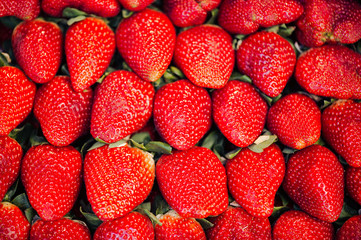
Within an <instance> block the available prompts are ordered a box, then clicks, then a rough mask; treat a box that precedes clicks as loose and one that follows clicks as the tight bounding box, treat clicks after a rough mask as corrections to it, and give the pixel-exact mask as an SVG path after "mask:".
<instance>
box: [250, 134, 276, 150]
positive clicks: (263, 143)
mask: <svg viewBox="0 0 361 240" xmlns="http://www.w3.org/2000/svg"><path fill="white" fill-rule="evenodd" d="M276 140H277V136H276V135H261V136H259V137H258V138H257V139H256V141H254V143H253V144H252V145H250V146H248V148H249V149H250V150H251V151H253V152H256V153H261V152H263V149H265V148H267V147H269V146H271V144H272V143H274V142H275V141H276Z"/></svg>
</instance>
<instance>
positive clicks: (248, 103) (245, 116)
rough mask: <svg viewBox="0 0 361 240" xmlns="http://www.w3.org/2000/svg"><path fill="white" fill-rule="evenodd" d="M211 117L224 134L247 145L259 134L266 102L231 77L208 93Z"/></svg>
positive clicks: (237, 143)
mask: <svg viewBox="0 0 361 240" xmlns="http://www.w3.org/2000/svg"><path fill="white" fill-rule="evenodd" d="M212 97H213V103H212V108H213V119H214V122H215V123H216V124H217V126H218V128H219V129H220V130H221V132H222V133H223V134H224V136H225V137H226V138H227V139H228V140H229V141H230V142H232V143H233V144H234V145H236V146H238V147H247V146H248V145H250V144H252V143H253V142H254V141H255V140H256V139H257V137H258V136H259V135H260V134H261V133H262V130H263V127H264V125H265V122H266V115H267V108H268V107H267V103H266V102H265V100H263V98H262V97H261V96H260V95H259V93H258V92H257V91H256V89H255V88H254V87H253V86H252V85H251V84H249V83H245V82H241V81H236V80H232V81H230V82H228V83H227V85H226V86H225V87H224V88H222V89H219V90H216V91H214V92H213V94H212Z"/></svg>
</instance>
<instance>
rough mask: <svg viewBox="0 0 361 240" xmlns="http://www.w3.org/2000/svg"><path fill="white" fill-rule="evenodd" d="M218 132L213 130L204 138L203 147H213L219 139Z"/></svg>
mask: <svg viewBox="0 0 361 240" xmlns="http://www.w3.org/2000/svg"><path fill="white" fill-rule="evenodd" d="M218 135H219V134H218V132H217V131H213V132H210V133H209V134H208V135H207V136H206V137H205V138H204V140H203V142H202V145H201V146H202V147H205V148H208V149H210V150H211V149H212V147H213V146H214V145H215V143H216V141H217V139H218Z"/></svg>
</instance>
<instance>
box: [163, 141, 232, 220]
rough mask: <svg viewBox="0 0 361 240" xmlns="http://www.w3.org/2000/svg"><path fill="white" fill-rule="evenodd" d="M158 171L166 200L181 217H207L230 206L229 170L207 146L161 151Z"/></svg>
mask: <svg viewBox="0 0 361 240" xmlns="http://www.w3.org/2000/svg"><path fill="white" fill-rule="evenodd" d="M156 175H157V181H158V185H159V189H160V191H161V193H162V195H163V196H164V198H165V200H166V201H167V203H168V204H169V205H170V206H171V208H173V209H174V210H175V211H176V212H177V213H178V214H179V215H180V216H182V217H191V218H205V217H208V216H210V215H218V214H220V213H222V212H224V210H226V208H227V205H228V193H227V177H226V171H225V169H224V167H223V165H222V163H221V162H220V161H219V160H218V158H217V156H216V155H215V154H214V153H213V152H212V151H211V150H209V149H207V148H204V147H193V148H191V149H189V150H184V151H175V152H173V154H171V155H162V156H161V157H160V159H159V160H158V162H157V167H156ZM205 183H206V184H205Z"/></svg>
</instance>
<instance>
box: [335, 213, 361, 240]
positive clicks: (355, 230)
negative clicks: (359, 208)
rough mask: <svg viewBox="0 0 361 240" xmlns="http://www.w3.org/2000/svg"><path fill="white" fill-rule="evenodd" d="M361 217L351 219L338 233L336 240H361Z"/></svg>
mask: <svg viewBox="0 0 361 240" xmlns="http://www.w3.org/2000/svg"><path fill="white" fill-rule="evenodd" d="M360 238H361V215H357V216H353V217H351V218H349V219H348V220H347V221H346V222H345V223H344V224H343V225H342V227H341V228H340V229H339V230H338V231H337V234H336V240H360Z"/></svg>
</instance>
